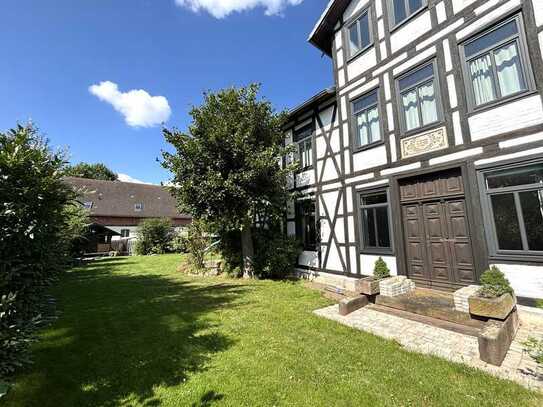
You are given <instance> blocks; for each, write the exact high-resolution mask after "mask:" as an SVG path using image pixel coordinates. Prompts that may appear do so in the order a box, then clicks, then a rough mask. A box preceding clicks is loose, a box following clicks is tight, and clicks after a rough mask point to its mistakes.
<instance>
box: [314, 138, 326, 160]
mask: <svg viewBox="0 0 543 407" xmlns="http://www.w3.org/2000/svg"><path fill="white" fill-rule="evenodd" d="M315 146H316V150H315V151H316V153H317V160H318V159H319V158H322V157H324V155H325V154H326V140H325V139H324V137H323V136H317V137H315Z"/></svg>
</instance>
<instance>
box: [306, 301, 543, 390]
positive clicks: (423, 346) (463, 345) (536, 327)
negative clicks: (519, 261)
mask: <svg viewBox="0 0 543 407" xmlns="http://www.w3.org/2000/svg"><path fill="white" fill-rule="evenodd" d="M314 312H315V314H317V315H319V316H321V317H324V318H328V319H331V320H334V321H337V322H339V323H342V324H344V325H347V326H350V327H352V328H355V329H359V330H361V331H366V332H370V333H372V334H374V335H377V336H380V337H383V338H386V339H393V340H395V341H396V342H398V343H400V344H401V345H402V346H403V347H404V348H406V349H407V350H410V351H413V352H419V353H425V354H431V355H435V356H439V357H442V358H445V359H447V360H450V361H453V362H459V363H465V364H467V365H469V366H473V367H475V368H478V369H481V370H484V371H486V372H488V373H490V374H493V375H495V376H498V377H500V378H504V379H509V380H513V381H515V382H517V383H520V384H521V385H523V386H525V387H528V388H531V389H539V390H543V369H541V368H538V366H537V364H536V363H535V361H534V360H533V359H532V358H531V357H530V355H528V354H527V353H526V352H524V350H523V346H522V342H523V341H525V340H526V339H527V338H528V337H530V336H532V337H536V338H543V314H537V313H532V312H531V311H529V310H525V309H520V307H519V317H520V321H521V325H520V328H519V331H518V333H517V336H516V338H515V340H514V341H513V343H512V344H511V348H510V349H509V352H508V353H507V356H506V357H505V360H504V361H503V364H502V365H501V366H500V367H498V366H493V365H489V364H488V363H485V362H483V361H482V360H480V359H479V345H478V342H477V338H475V337H473V336H469V335H464V334H461V333H457V332H452V331H449V330H446V329H443V328H438V327H434V326H431V325H427V324H424V323H422V322H417V321H411V320H408V319H404V318H400V317H397V316H394V315H389V314H385V313H382V312H379V311H376V310H375V309H372V307H371V306H368V307H365V308H362V309H359V310H357V311H354V312H353V313H351V314H349V315H347V316H341V315H339V313H338V306H337V305H332V306H330V307H326V308H322V309H319V310H316V311H314Z"/></svg>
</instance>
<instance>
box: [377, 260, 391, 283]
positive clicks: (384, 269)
mask: <svg viewBox="0 0 543 407" xmlns="http://www.w3.org/2000/svg"><path fill="white" fill-rule="evenodd" d="M373 276H374V277H375V278H387V277H390V270H389V268H388V266H387V264H386V263H385V261H384V260H383V258H382V257H379V258H378V259H377V261H376V262H375V267H374V268H373Z"/></svg>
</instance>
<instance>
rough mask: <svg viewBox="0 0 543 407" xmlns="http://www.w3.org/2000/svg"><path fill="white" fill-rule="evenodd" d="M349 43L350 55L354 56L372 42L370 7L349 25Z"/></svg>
mask: <svg viewBox="0 0 543 407" xmlns="http://www.w3.org/2000/svg"><path fill="white" fill-rule="evenodd" d="M347 43H348V44H349V45H348V53H349V57H354V56H355V55H357V54H359V53H361V52H362V51H364V50H365V49H366V48H368V47H369V46H370V45H371V44H372V35H371V29H370V13H369V9H366V10H364V11H363V12H362V14H361V15H360V16H359V17H357V18H356V20H355V21H353V22H352V23H350V24H349V25H348V26H347Z"/></svg>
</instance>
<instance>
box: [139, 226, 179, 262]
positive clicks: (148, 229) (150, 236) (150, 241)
mask: <svg viewBox="0 0 543 407" xmlns="http://www.w3.org/2000/svg"><path fill="white" fill-rule="evenodd" d="M172 237H173V229H172V222H171V221H170V219H168V218H154V219H144V220H143V221H142V222H141V223H140V224H139V226H138V240H137V241H136V247H135V251H136V254H140V255H144V256H145V255H148V254H163V253H166V252H168V251H169V249H170V244H171V240H172Z"/></svg>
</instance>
